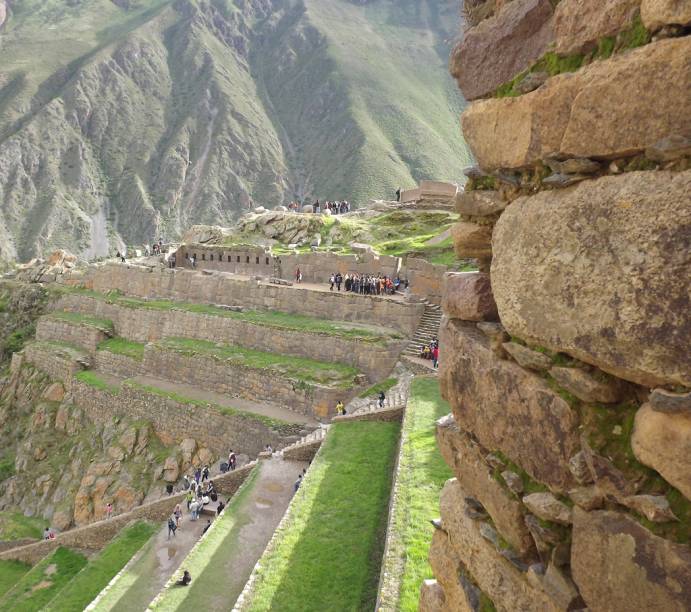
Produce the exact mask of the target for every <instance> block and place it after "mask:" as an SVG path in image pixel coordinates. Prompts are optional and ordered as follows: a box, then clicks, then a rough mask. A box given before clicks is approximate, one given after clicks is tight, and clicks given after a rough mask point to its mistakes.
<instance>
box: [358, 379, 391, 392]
mask: <svg viewBox="0 0 691 612" xmlns="http://www.w3.org/2000/svg"><path fill="white" fill-rule="evenodd" d="M397 382H398V379H397V378H387V379H386V380H382V381H381V382H378V383H377V384H376V385H372V386H371V387H370V388H369V389H365V390H364V391H363V392H362V393H360V395H358V397H372V396H374V395H379V393H380V391H384V392H386V391H388V390H389V389H391V387H393V386H394V385H395V384H396V383H397Z"/></svg>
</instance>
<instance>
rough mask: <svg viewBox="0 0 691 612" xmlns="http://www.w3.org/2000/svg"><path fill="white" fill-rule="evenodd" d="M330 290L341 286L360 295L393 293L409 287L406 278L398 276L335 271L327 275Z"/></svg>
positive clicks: (338, 288) (339, 288)
mask: <svg viewBox="0 0 691 612" xmlns="http://www.w3.org/2000/svg"><path fill="white" fill-rule="evenodd" d="M329 285H330V287H329V288H330V289H331V291H333V290H334V287H335V288H336V290H337V291H340V290H341V286H343V289H344V290H345V291H350V292H352V293H360V294H362V295H394V294H395V293H396V292H397V291H400V290H401V289H407V288H408V287H409V283H408V279H401V278H400V277H399V276H396V278H391V277H390V276H387V275H385V274H377V275H376V276H375V275H374V274H346V275H345V276H343V275H341V273H340V272H336V273H335V274H332V275H331V276H330V277H329Z"/></svg>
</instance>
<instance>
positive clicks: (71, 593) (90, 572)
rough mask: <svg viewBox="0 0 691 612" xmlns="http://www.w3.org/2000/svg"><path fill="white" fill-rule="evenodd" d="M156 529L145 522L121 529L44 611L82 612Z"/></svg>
mask: <svg viewBox="0 0 691 612" xmlns="http://www.w3.org/2000/svg"><path fill="white" fill-rule="evenodd" d="M158 529H159V527H157V526H155V525H153V524H152V523H148V522H145V521H140V522H138V523H134V524H133V525H130V526H128V527H125V529H123V530H122V531H121V532H120V533H119V534H118V536H117V537H116V538H115V539H114V540H113V541H112V542H110V544H108V546H106V547H105V548H104V549H103V550H102V551H101V552H100V553H99V554H98V556H97V557H95V558H94V559H92V560H91V561H89V564H88V565H87V566H86V567H85V568H84V569H82V571H81V572H79V573H78V574H77V575H76V576H75V577H74V578H73V579H72V580H71V581H70V583H69V584H68V585H67V586H66V587H65V588H64V589H62V590H61V591H60V592H59V593H58V594H57V596H56V597H55V598H54V599H53V601H51V602H50V604H49V605H48V607H47V608H45V609H46V610H49V611H50V612H80V611H81V610H84V608H86V606H88V605H89V603H90V602H91V601H92V600H93V599H94V598H95V597H96V596H97V595H98V594H99V593H100V592H101V590H102V589H103V588H105V587H106V585H107V584H108V583H109V582H110V581H111V580H112V578H113V576H115V575H116V574H117V573H118V572H119V571H120V570H121V569H122V568H123V567H124V566H125V564H126V563H127V562H128V561H129V560H130V559H131V558H132V556H133V555H134V554H135V553H136V552H137V551H138V550H139V549H140V548H141V547H142V546H144V544H146V542H148V541H149V539H150V538H151V536H152V535H153V534H154V533H155V532H156V531H157V530H158Z"/></svg>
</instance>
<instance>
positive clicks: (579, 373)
mask: <svg viewBox="0 0 691 612" xmlns="http://www.w3.org/2000/svg"><path fill="white" fill-rule="evenodd" d="M549 373H550V376H552V378H554V380H556V381H557V383H559V385H561V386H562V387H563V388H564V389H566V390H567V391H569V392H570V393H573V394H574V395H575V396H576V397H577V398H578V399H580V400H582V401H584V402H601V403H603V404H614V403H616V402H618V401H619V400H621V396H622V388H621V384H620V383H619V382H618V381H617V380H616V379H612V378H609V377H605V376H601V377H600V378H596V377H595V376H593V375H592V374H590V373H589V372H586V371H585V370H583V369H581V368H560V367H554V368H551V369H550V371H549Z"/></svg>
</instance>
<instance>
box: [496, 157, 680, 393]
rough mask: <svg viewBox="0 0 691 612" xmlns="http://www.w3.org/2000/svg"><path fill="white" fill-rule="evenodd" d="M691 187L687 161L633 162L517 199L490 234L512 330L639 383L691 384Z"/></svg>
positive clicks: (502, 307) (504, 316)
mask: <svg viewBox="0 0 691 612" xmlns="http://www.w3.org/2000/svg"><path fill="white" fill-rule="evenodd" d="M690 191H691V171H686V172H683V173H676V174H675V173H670V172H655V173H650V172H633V173H628V174H626V175H623V176H617V177H603V178H600V179H598V180H596V181H586V182H583V183H580V184H579V185H577V186H575V187H572V188H569V189H564V190H561V191H549V192H542V193H539V194H537V195H535V196H531V197H527V198H519V199H518V200H516V201H515V202H513V203H512V205H511V206H510V207H509V208H507V210H506V211H505V212H504V214H503V215H502V216H501V218H500V219H499V222H498V223H497V225H496V227H495V230H494V236H493V253H494V255H493V260H492V289H493V293H494V298H495V300H496V302H497V306H498V308H499V315H500V318H501V321H502V323H503V324H504V327H505V328H506V330H507V331H508V332H509V333H510V334H511V335H515V336H518V337H519V338H522V339H523V340H526V341H528V342H530V343H534V344H536V345H539V346H545V347H547V348H550V349H552V350H555V351H563V352H568V353H570V354H571V355H573V356H575V357H577V358H578V359H581V360H582V361H585V362H588V363H591V364H593V365H596V366H597V367H599V368H600V369H602V370H604V371H606V372H609V373H610V374H614V375H615V376H618V377H621V378H625V379H628V380H631V381H633V382H636V383H638V384H641V385H646V386H650V387H652V386H656V385H658V384H662V385H664V384H672V385H678V384H681V385H685V386H691V352H689V350H688V338H689V337H691V316H690V314H689V313H691V307H690V305H689V294H688V291H687V288H686V286H685V283H683V282H680V279H682V278H685V277H686V276H687V275H688V270H689V266H690V264H691V262H690V260H689V252H690V251H689V236H691V208H690V207H689V206H688V193H689V192H690ZM615 270H616V273H613V271H615ZM663 304H665V305H667V306H666V307H662V306H661V305H663Z"/></svg>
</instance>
